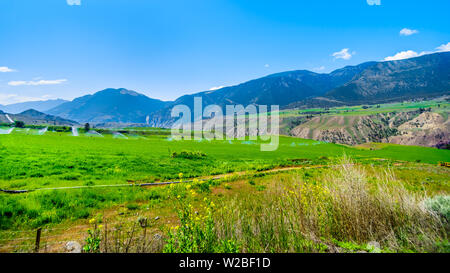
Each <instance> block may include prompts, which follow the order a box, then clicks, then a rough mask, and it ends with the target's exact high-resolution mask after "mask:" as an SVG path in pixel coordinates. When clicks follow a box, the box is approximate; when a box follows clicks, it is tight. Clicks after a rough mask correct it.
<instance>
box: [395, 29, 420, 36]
mask: <svg viewBox="0 0 450 273" xmlns="http://www.w3.org/2000/svg"><path fill="white" fill-rule="evenodd" d="M417 33H419V31H418V30H415V29H409V28H404V29H402V30H400V35H401V36H410V35H413V34H417Z"/></svg>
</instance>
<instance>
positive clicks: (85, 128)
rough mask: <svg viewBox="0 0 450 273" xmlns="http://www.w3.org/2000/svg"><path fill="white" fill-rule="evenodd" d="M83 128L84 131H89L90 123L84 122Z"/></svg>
mask: <svg viewBox="0 0 450 273" xmlns="http://www.w3.org/2000/svg"><path fill="white" fill-rule="evenodd" d="M84 130H85V131H86V132H89V131H90V130H91V125H90V124H89V123H86V124H85V125H84Z"/></svg>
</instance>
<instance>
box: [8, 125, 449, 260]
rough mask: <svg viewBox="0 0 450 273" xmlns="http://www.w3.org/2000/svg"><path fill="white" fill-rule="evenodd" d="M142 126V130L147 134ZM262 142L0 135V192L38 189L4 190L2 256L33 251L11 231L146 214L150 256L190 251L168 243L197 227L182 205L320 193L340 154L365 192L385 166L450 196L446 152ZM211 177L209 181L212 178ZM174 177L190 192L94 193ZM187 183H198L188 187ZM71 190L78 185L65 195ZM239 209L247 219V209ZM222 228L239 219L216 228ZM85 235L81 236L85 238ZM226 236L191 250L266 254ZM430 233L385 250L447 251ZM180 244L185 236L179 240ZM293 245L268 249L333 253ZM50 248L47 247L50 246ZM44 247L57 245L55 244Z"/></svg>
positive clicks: (423, 191)
mask: <svg viewBox="0 0 450 273" xmlns="http://www.w3.org/2000/svg"><path fill="white" fill-rule="evenodd" d="M139 130H140V131H142V130H144V131H145V129H143V128H140V129H139ZM156 131H158V130H156ZM162 131H164V130H162ZM260 144H261V142H260V141H250V140H233V141H228V140H214V141H207V140H203V141H195V140H182V141H175V140H172V139H171V138H170V136H168V135H167V134H166V132H164V133H163V134H150V135H145V136H142V135H141V134H138V131H136V134H134V133H133V132H129V133H128V134H126V133H124V134H123V135H122V136H121V137H116V136H115V135H113V134H103V135H102V136H96V135H92V134H85V133H80V136H79V137H74V136H72V134H71V133H68V132H62V133H58V132H46V133H45V134H44V135H38V134H37V130H34V129H30V130H26V129H25V130H24V129H21V130H17V131H16V129H15V130H14V131H13V132H12V133H11V134H8V135H6V134H5V135H0V166H1V168H0V189H3V190H36V191H30V192H27V193H22V194H8V193H0V215H1V218H0V251H1V247H2V246H3V251H8V252H10V251H19V252H21V251H25V252H26V251H30V248H29V247H27V246H28V245H27V244H28V243H29V242H27V241H26V240H25V241H20V244H14V242H15V241H14V240H17V238H20V237H21V236H22V237H23V235H22V233H20V232H19V233H14V232H13V231H15V230H19V231H24V232H33V231H34V230H35V229H36V228H39V227H44V228H47V229H49V230H51V229H52V228H56V230H61V229H62V230H64V232H62V233H61V231H59V233H58V232H57V233H56V235H55V233H50V235H51V236H63V237H64V236H65V237H64V238H67V240H69V239H71V238H72V237H73V236H75V235H73V231H71V230H73V229H77V227H80V226H86V225H89V222H90V223H92V221H98V222H104V221H120V222H123V223H127V222H129V223H133V221H134V222H135V221H137V218H139V217H144V216H145V217H150V216H149V215H151V217H156V216H158V217H161V218H162V219H161V221H159V222H158V225H157V228H156V226H155V227H154V228H155V230H162V232H163V234H165V236H163V237H164V240H165V241H164V242H166V244H162V245H161V246H160V248H158V247H156V249H153V250H152V251H156V252H161V251H166V252H167V251H168V252H180V251H181V252H183V251H189V249H180V248H179V247H180V246H178V247H176V246H174V245H171V243H170V242H171V241H170V238H172V237H171V236H175V237H176V236H179V234H178V235H177V233H176V232H175V231H173V230H172V231H170V227H173V226H175V227H176V226H178V225H180V223H183V221H193V222H192V223H191V224H192V225H194V224H195V225H197V224H198V223H194V222H195V221H194V220H193V219H191V218H189V217H191V216H192V215H191V216H189V217H188V216H186V215H184V216H183V217H185V216H186V217H187V218H183V217H181V216H179V217H177V215H178V214H179V213H180V212H182V211H184V210H185V209H186V206H187V205H190V206H197V207H198V208H199V209H200V210H201V208H202V207H204V206H205V204H203V203H204V201H203V200H209V201H208V204H210V203H209V202H219V203H223V204H225V203H228V202H232V203H233V204H234V205H235V206H241V205H239V204H237V203H236V202H237V201H236V200H238V199H239V198H240V196H243V197H242V198H244V199H242V200H248V201H249V202H250V203H251V202H257V200H259V199H258V198H261V195H268V196H267V197H266V198H269V199H270V198H274V197H276V196H277V195H278V194H276V193H275V192H273V191H276V190H275V189H276V188H277V187H282V188H283V187H284V188H283V189H284V190H286V189H285V187H296V186H295V185H296V183H297V182H298V181H297V180H298V179H299V177H300V178H301V181H302V183H307V184H308V185H309V184H311V185H317V186H323V187H325V185H326V184H323V183H325V181H326V180H327V179H329V178H330V177H331V178H332V177H335V176H336V177H339V175H340V174H339V173H341V174H342V172H341V171H339V169H335V168H336V166H345V164H344V165H343V163H342V160H343V158H349V160H350V161H351V162H352V165H358V166H361V168H363V169H364V171H363V172H364V175H365V176H368V178H367V179H368V180H367V186H368V187H372V186H373V184H374V183H375V184H377V183H378V182H380V183H381V181H384V180H385V178H382V177H381V176H382V175H383V173H385V172H386V170H388V172H392V175H393V176H395V177H396V178H395V181H396V182H395V183H401V187H404V188H405V191H406V192H408V194H409V193H411V194H413V195H416V194H417V195H419V196H421V198H425V196H428V197H432V196H441V195H443V196H445V195H448V193H449V192H450V185H449V181H450V179H449V178H450V172H449V171H448V170H447V169H446V168H443V167H439V166H438V162H448V161H450V151H448V150H438V149H434V148H425V147H414V146H401V145H391V144H370V145H363V146H359V147H350V146H345V145H338V144H332V143H324V142H317V141H314V140H304V139H299V138H292V137H287V136H281V137H280V145H279V148H278V150H277V151H275V152H261V151H260ZM183 151H185V152H187V153H188V154H189V153H193V154H195V153H197V152H200V153H199V154H202V156H199V157H193V158H189V157H174V156H173V154H174V153H177V154H180V153H181V152H183ZM338 168H339V167H338ZM223 175H225V176H223ZM214 177H215V179H211V178H214ZM203 179H206V180H203ZM389 179H391V178H389ZM180 180H181V181H184V182H187V183H185V184H186V185H187V186H185V185H184V184H179V185H175V186H174V185H171V186H157V187H104V188H103V187H98V186H105V185H123V184H130V185H132V184H142V183H158V182H166V181H180ZM192 180H194V182H189V181H192ZM201 181H204V182H201ZM377 181H378V182H377ZM191 185H192V188H191ZM283 185H285V186H283ZM77 186H81V187H82V188H80V189H71V188H68V189H61V188H64V187H77ZM327 187H328V186H327ZM54 188H59V189H54ZM310 190H312V191H315V190H316V189H315V188H314V189H310ZM288 192H291V191H290V190H289V191H288ZM233 200H235V201H233ZM274 202H275V200H274ZM263 203H264V202H263ZM313 203H314V202H313ZM261 204H262V203H261ZM230 205H231V204H230ZM242 205H244V204H242ZM223 206H227V205H223ZM236 209H237V210H238V208H236ZM239 209H243V208H242V207H240V208H239ZM266 209H269V208H266ZM397 212H398V211H397ZM221 213H223V212H221ZM243 213H249V211H248V209H245V210H244V211H243ZM137 215H138V216H137ZM192 217H193V216H192ZM204 217H213V216H211V215H210V216H204ZM91 218H92V219H91ZM194 218H195V217H194ZM222 218H223V217H222ZM89 219H91V220H89ZM94 219H96V220H94ZM118 219H120V220H118ZM230 219H231V218H230ZM210 220H211V221H213V220H214V219H213V218H211V219H210ZM230 221H231V220H230ZM327 221H328V220H327ZM330 221H332V220H331V219H330ZM333 221H334V220H333ZM217 223H218V222H217V221H216V224H217ZM226 224H229V225H235V224H236V223H231V222H230V223H221V225H226ZM266 224H268V223H266ZM407 224H408V225H409V224H410V223H407ZM168 228H169V230H168ZM199 228H200V229H202V228H207V227H204V226H201V227H200V226H199ZM339 228H340V229H343V228H342V227H339ZM427 228H428V227H427ZM77 230H78V229H77ZM85 230H86V228H85ZM85 230H84V235H86V236H87V233H86V231H85ZM55 232H56V231H55ZM159 232H161V231H159ZM174 232H175V233H174ZM283 232H287V231H283ZM330 232H331V233H333V231H330ZM402 232H405V230H402ZM77 234H78V233H77ZM241 235H242V234H241ZM241 235H239V236H241ZM192 236H195V235H192ZM199 236H200V235H199ZM221 236H225V235H224V234H222V235H221ZM230 236H231V237H230V238H229V240H236V245H229V246H227V247H225V248H220V249H206V250H205V249H203V250H202V249H191V250H192V251H200V252H202V251H206V252H211V251H214V252H222V251H223V252H230V251H243V252H251V251H258V252H271V250H268V249H263V248H261V245H260V244H263V242H249V241H247V240H248V239H249V238H250V237H248V238H246V237H245V236H244V235H242V236H244V237H245V238H244V237H242V238H240V239H238V237H239V236H238V235H237V234H234V235H230ZM248 236H250V235H248ZM324 236H325V235H324ZM326 236H328V237H327V238H328V239H327V240H328V243H327V244H333V245H341V244H344V245H345V244H350V247H349V249H350V250H351V249H366V247H365V244H366V243H367V242H368V237H367V236H366V237H352V236H353V235H348V236H347V235H346V236H347V237H346V236H343V235H342V236H341V235H339V236H334V237H333V236H331V235H330V234H327V235H326ZM433 236H437V237H436V238H434V239H433V240H434V241H433V243H432V244H428V243H427V244H424V245H420V244H418V245H416V244H414V245H408V244H406V245H404V246H402V247H395V246H394V245H389V247H387V248H386V251H443V250H442V249H441V248H439V247H437V245H440V244H442V242H444V246H445V240H446V236H444V235H442V233H440V235H439V236H438V235H435V234H434V235H433ZM225 237H226V236H225ZM81 238H82V239H80V240H82V241H83V240H85V237H83V236H82V237H81ZM227 238H228V237H227ZM179 240H181V239H180V238H178V239H176V241H179ZM292 240H294V241H295V242H296V244H297V243H298V244H299V245H298V249H291V248H283V247H282V246H281V245H278V246H277V247H275V248H274V249H273V250H272V251H274V252H280V251H305V252H306V251H307V252H311V251H312V252H316V251H319V252H322V251H324V252H327V251H326V249H328V250H329V248H326V249H325V248H323V246H322V248H323V249H322V248H321V244H322V243H319V244H317V245H316V244H314V243H313V242H312V241H310V240H309V239H306V238H303V237H302V238H300V237H295V238H293V239H292ZM333 240H337V241H333ZM442 240H444V241H442ZM233 242H234V241H233ZM51 243H52V242H51V241H50V245H51ZM58 243H59V244H61V245H62V244H63V243H61V242H60V241H58V242H54V244H55V247H56V246H58V247H61V246H60V245H58ZM172 243H173V242H172ZM2 244H3V245H2ZM218 244H219V245H221V243H218ZM325 245H326V244H325ZM244 246H245V247H244ZM104 247H107V246H104ZM436 249H437V250H436ZM350 250H349V251H350ZM50 251H61V249H60V248H53V249H50Z"/></svg>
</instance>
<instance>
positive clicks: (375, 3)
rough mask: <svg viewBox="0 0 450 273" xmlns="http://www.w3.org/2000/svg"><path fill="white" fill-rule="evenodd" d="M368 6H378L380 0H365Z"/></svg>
mask: <svg viewBox="0 0 450 273" xmlns="http://www.w3.org/2000/svg"><path fill="white" fill-rule="evenodd" d="M367 4H368V5H369V6H380V5H381V0H367Z"/></svg>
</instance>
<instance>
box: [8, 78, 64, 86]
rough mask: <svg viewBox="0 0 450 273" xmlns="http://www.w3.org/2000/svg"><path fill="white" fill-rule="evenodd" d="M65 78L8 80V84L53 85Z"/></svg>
mask: <svg viewBox="0 0 450 273" xmlns="http://www.w3.org/2000/svg"><path fill="white" fill-rule="evenodd" d="M66 81H67V80H66V79H61V80H40V81H10V82H9V83H8V85H11V86H21V85H33V86H36V85H55V84H62V83H64V82H66Z"/></svg>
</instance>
